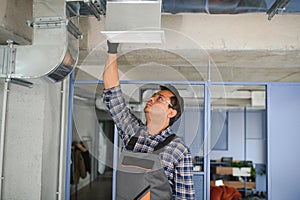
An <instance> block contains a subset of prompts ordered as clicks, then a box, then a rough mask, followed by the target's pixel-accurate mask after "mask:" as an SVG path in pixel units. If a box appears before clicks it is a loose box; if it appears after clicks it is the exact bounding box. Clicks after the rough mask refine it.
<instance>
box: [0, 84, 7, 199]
mask: <svg viewBox="0 0 300 200" xmlns="http://www.w3.org/2000/svg"><path fill="white" fill-rule="evenodd" d="M8 82H9V79H5V82H4V90H3V102H2V120H1V132H0V178H1V180H0V199H2V181H3V180H4V177H3V157H4V136H5V127H6V108H7V96H8Z"/></svg>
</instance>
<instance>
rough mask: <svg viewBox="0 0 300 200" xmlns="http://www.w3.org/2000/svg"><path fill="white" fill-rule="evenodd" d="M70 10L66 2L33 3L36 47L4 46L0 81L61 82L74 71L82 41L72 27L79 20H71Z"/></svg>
mask: <svg viewBox="0 0 300 200" xmlns="http://www.w3.org/2000/svg"><path fill="white" fill-rule="evenodd" d="M66 9H67V8H66V2H65V1H64V0H51V1H50V0H43V1H41V0H34V1H33V21H31V22H28V24H29V25H30V26H32V28H33V38H32V44H31V45H14V44H12V42H9V44H8V45H7V46H0V78H9V79H37V78H42V79H47V80H50V81H51V82H57V81H61V80H62V79H64V78H65V77H66V76H67V75H68V74H69V73H70V72H71V71H72V70H73V69H74V66H75V64H76V62H77V59H78V51H79V42H78V40H77V38H76V37H74V36H73V35H71V34H70V33H69V32H68V27H71V28H72V27H74V24H77V23H78V21H77V20H78V17H76V16H75V17H72V18H68V17H67V14H66V13H67V10H66ZM68 25H69V26H68ZM70 25H72V26H70ZM30 81H31V80H30Z"/></svg>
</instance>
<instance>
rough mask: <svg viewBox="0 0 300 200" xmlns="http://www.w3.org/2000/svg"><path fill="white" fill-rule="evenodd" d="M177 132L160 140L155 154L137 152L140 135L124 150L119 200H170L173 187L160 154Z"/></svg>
mask: <svg viewBox="0 0 300 200" xmlns="http://www.w3.org/2000/svg"><path fill="white" fill-rule="evenodd" d="M174 137H175V134H172V135H170V136H168V137H167V138H166V139H165V140H164V141H163V142H161V143H159V144H158V145H157V146H156V147H155V148H154V151H153V153H141V152H133V151H132V150H133V148H134V146H135V144H136V142H137V137H132V138H131V140H130V142H129V144H128V146H127V148H126V149H124V150H123V151H122V152H121V155H120V158H119V164H118V169H117V200H150V199H151V200H170V199H172V189H171V186H170V183H169V181H168V178H167V177H166V174H165V172H164V168H163V166H162V164H161V158H160V155H159V153H160V152H161V151H162V149H163V148H164V147H165V146H166V145H167V144H169V143H170V142H171V141H172V140H173V138H174Z"/></svg>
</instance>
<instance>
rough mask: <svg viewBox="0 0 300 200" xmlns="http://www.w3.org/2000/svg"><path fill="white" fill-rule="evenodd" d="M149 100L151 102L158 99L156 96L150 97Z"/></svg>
mask: <svg viewBox="0 0 300 200" xmlns="http://www.w3.org/2000/svg"><path fill="white" fill-rule="evenodd" d="M148 101H149V102H151V103H154V102H155V101H156V99H155V98H154V97H150V98H149V100H148Z"/></svg>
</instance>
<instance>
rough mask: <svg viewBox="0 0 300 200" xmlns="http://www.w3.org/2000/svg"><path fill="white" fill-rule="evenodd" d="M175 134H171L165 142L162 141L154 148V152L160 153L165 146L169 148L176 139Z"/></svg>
mask: <svg viewBox="0 0 300 200" xmlns="http://www.w3.org/2000/svg"><path fill="white" fill-rule="evenodd" d="M175 136H176V135H175V134H171V135H169V136H168V137H167V138H166V139H165V140H164V141H162V142H161V143H158V145H156V147H154V150H153V151H158V150H160V149H162V148H164V147H165V146H167V145H168V144H169V143H170V142H171V141H172V140H173V139H174V138H175Z"/></svg>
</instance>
